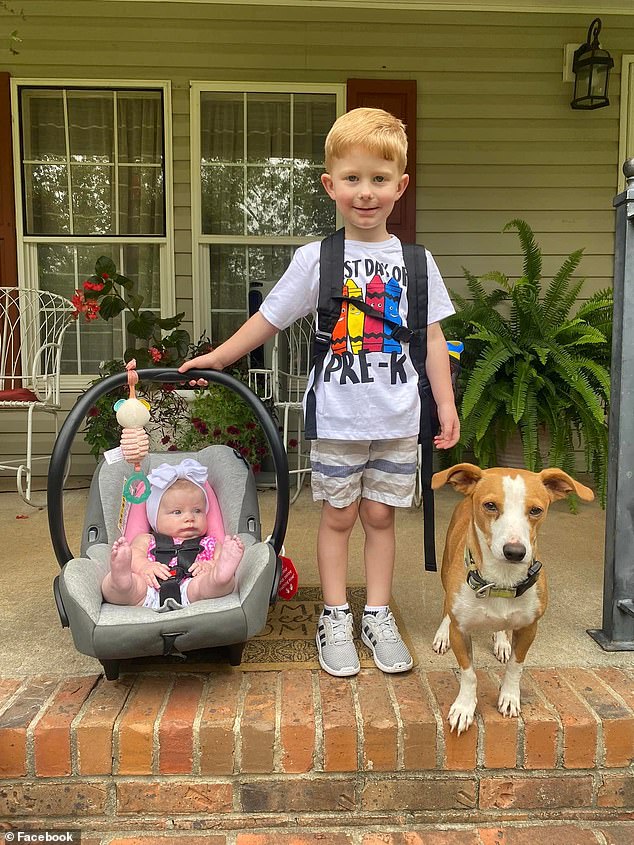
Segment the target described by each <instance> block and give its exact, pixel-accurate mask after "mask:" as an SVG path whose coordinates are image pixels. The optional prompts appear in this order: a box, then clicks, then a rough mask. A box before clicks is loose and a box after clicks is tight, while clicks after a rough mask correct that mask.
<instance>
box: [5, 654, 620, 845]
mask: <svg viewBox="0 0 634 845" xmlns="http://www.w3.org/2000/svg"><path fill="white" fill-rule="evenodd" d="M479 676H480V682H479V695H480V698H479V702H478V713H479V715H478V718H477V720H476V723H474V725H473V726H472V727H471V728H470V729H469V730H468V731H467V732H465V733H463V734H462V735H461V736H457V735H456V734H455V733H451V732H450V731H449V726H448V724H447V721H446V713H447V711H448V708H449V705H450V703H451V701H452V700H453V698H454V697H455V695H456V691H457V678H456V675H455V673H454V672H429V673H425V672H422V671H418V670H415V671H413V672H411V673H409V674H406V675H402V676H398V675H397V676H386V675H383V674H382V673H380V672H378V671H377V670H363V671H362V672H361V673H360V674H359V675H358V676H357V677H356V678H353V679H339V678H333V677H331V676H329V675H327V674H325V673H323V672H313V671H309V670H298V671H284V672H241V671H239V670H233V671H232V670H226V671H218V672H213V673H211V674H206V675H205V674H193V673H192V674H190V673H183V672H171V673H168V672H164V673H158V674H151V675H150V674H148V675H137V676H123V677H122V678H121V679H120V680H119V681H116V682H109V681H105V680H104V679H103V678H102V677H101V676H96V675H91V676H84V677H76V678H65V679H60V678H57V677H50V676H38V677H32V678H26V679H4V680H0V819H8V820H11V821H12V823H15V824H17V823H18V822H20V823H27V822H28V823H29V824H30V825H34V824H35V823H36V822H42V821H43V820H47V819H54V820H55V822H56V826H58V827H59V826H60V825H62V824H65V823H67V822H68V823H69V824H70V826H72V822H73V821H77V819H78V818H80V819H81V820H82V823H83V824H84V826H85V830H86V833H88V832H90V834H91V835H96V834H97V833H99V834H100V835H102V836H105V833H103V832H104V831H108V830H110V831H121V834H122V835H123V832H124V831H125V833H126V835H128V831H135V830H136V829H137V827H138V828H139V829H140V830H143V831H144V832H145V833H146V834H147V833H148V832H152V831H154V832H156V835H157V836H158V835H161V836H163V835H167V834H168V833H169V834H170V835H171V833H172V832H175V831H177V830H178V831H183V832H184V831H191V833H190V836H193V835H194V832H195V831H199V832H200V831H202V830H204V831H208V832H209V834H210V835H211V833H212V832H214V831H215V832H216V833H218V835H220V831H223V832H225V833H226V836H227V837H231V836H234V838H235V832H236V831H241V830H242V831H248V830H251V831H267V830H269V829H270V828H277V829H278V830H279V827H280V825H281V826H282V827H283V826H286V827H287V828H288V827H291V828H298V827H299V828H302V829H305V830H307V831H313V832H312V833H311V834H310V835H311V836H314V837H317V836H318V835H319V834H318V833H316V832H314V831H318V830H319V829H321V828H326V829H328V830H330V831H333V832H334V831H335V830H336V829H337V827H341V819H342V815H343V814H345V818H346V825H347V829H348V831H356V832H354V833H349V832H345V831H344V832H342V835H344V833H345V835H346V836H353V837H356V839H355V838H353V839H352V840H350V841H351V842H354V843H355V845H358V843H360V842H361V839H359V835H360V833H361V831H363V830H364V829H369V828H372V829H375V828H381V830H382V831H383V832H381V836H388V839H387V840H386V841H387V842H393V843H399V845H400V842H401V840H399V839H398V838H396V839H393V840H390V839H389V837H390V836H393V835H394V836H396V832H394V834H392V833H391V832H390V828H392V829H394V828H397V829H400V830H401V831H402V830H403V825H406V829H407V830H412V829H413V826H416V825H423V826H424V825H431V824H467V823H469V824H477V825H479V826H480V827H482V828H483V829H484V827H487V829H488V828H489V827H491V826H493V825H496V824H500V823H504V824H514V823H520V822H521V823H525V822H527V821H531V822H532V821H536V820H539V821H540V822H542V823H550V824H553V823H555V822H557V821H566V822H571V823H572V822H573V821H577V822H579V823H580V824H582V823H583V824H585V825H586V826H587V827H588V829H594V828H593V827H592V826H593V825H595V826H596V825H597V824H599V823H601V824H603V823H604V822H606V821H610V822H617V821H618V822H626V821H632V820H634V775H633V769H632V757H633V755H634V683H633V680H634V675H633V673H632V671H631V670H624V669H613V668H602V669H593V670H590V669H580V668H565V669H558V670H556V671H554V670H546V669H533V670H531V671H527V672H525V675H524V678H523V681H522V689H523V710H522V716H521V717H520V718H519V719H506V718H503V717H502V716H501V715H500V714H499V713H498V712H497V710H496V706H495V705H496V699H497V686H498V682H499V672H497V671H481V672H480V673H479ZM170 828H171V829H173V830H170ZM491 829H492V828H491ZM183 835H184V833H183ZM223 835H224V833H223ZM253 835H255V833H254V834H253ZM257 835H261V836H269V835H272V836H275V837H277V836H278V833H277V832H276V833H274V834H273V833H271V834H269V833H258V834H257ZM307 835H308V834H307ZM328 835H331V834H330V833H329V834H328ZM377 835H378V834H377ZM399 835H400V834H399ZM421 835H422V834H421ZM478 835H479V834H478ZM492 835H493V834H492ZM519 835H520V834H519V833H518V836H519ZM207 841H208V840H207ZM224 841H225V840H224V839H223V838H222V836H221V837H220V839H219V842H221V843H224ZM236 841H237V840H236ZM266 841H267V840H262V842H266ZM276 841H278V840H277V839H276ZM298 841H299V842H301V840H298ZM315 841H319V840H318V839H316V840H315ZM325 841H329V840H325ZM343 841H347V840H345V839H344V840H343ZM378 841H379V842H380V841H382V840H380V839H379V840H378ZM422 841H424V840H422ZM429 841H430V843H432V842H435V840H433V839H431V840H429ZM501 841H502V842H505V840H501ZM519 841H520V840H518V842H519ZM543 841H544V845H550V842H549V840H543ZM552 841H553V842H555V841H556V842H557V845H560V843H564V842H565V840H559V839H557V840H552ZM580 841H582V840H580ZM583 841H585V840H583ZM606 841H607V840H606ZM631 841H632V840H631ZM254 842H257V840H254ZM413 842H414V843H415V842H416V840H415V839H414V840H413ZM493 842H494V840H493V839H492V840H491V842H490V845H493ZM227 843H231V845H234V840H231V839H230V838H229V839H227ZM241 845H243V843H241ZM244 845H247V841H246V840H245V843H244ZM364 845H365V843H364ZM402 845H411V843H410V841H409V840H407V839H403V840H402ZM531 845H532V843H531ZM602 845H605V843H602Z"/></svg>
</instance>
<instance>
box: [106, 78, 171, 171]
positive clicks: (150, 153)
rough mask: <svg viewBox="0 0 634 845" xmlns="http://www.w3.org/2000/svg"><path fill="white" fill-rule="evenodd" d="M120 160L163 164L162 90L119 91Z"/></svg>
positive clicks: (133, 162)
mask: <svg viewBox="0 0 634 845" xmlns="http://www.w3.org/2000/svg"><path fill="white" fill-rule="evenodd" d="M117 120H118V130H117V131H118V145H119V146H118V154H119V161H120V162H125V163H131V164H162V162H163V98H162V97H161V92H160V91H146V92H141V91H133V92H128V91H118V92H117Z"/></svg>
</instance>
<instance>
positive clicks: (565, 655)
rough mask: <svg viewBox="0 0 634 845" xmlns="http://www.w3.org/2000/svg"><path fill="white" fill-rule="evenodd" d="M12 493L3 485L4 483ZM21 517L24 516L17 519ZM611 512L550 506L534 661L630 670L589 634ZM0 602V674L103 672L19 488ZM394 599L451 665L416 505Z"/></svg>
mask: <svg viewBox="0 0 634 845" xmlns="http://www.w3.org/2000/svg"><path fill="white" fill-rule="evenodd" d="M82 484H86V485H87V480H82V479H71V481H70V486H71V487H73V488H74V489H70V490H68V491H67V492H66V493H65V501H64V516H65V525H66V533H67V538H68V542H69V545H70V548H71V550H73V551H76V552H78V550H79V537H80V534H81V526H82V523H83V515H84V507H85V500H86V496H87V487H82V486H78V485H82ZM4 489H5V490H6V486H5V487H4ZM457 501H458V495H457V494H455V493H453V492H452V491H451V490H449V489H443V490H440V491H438V493H437V494H436V512H437V517H436V536H437V550H438V557H439V559H440V558H441V556H442V549H443V545H444V536H445V531H446V527H447V524H448V522H449V518H450V515H451V512H452V510H453V507H454V505H455V504H456V502H457ZM260 503H261V514H262V524H263V530H264V531H265V532H268V531H270V529H271V528H272V525H273V518H274V509H275V492H274V491H272V490H262V491H261V493H260ZM20 516H24V517H25V518H18V517H20ZM318 519H319V505H318V504H316V503H313V501H312V498H311V495H310V490H309V485H308V484H306V486H305V488H304V489H303V491H302V493H301V495H300V497H299V499H298V500H297V502H296V503H295V504H294V505H292V506H291V510H290V517H289V526H288V531H287V535H286V543H285V546H286V554H287V555H288V556H289V557H291V558H292V560H293V561H294V563H295V565H296V567H297V569H298V571H299V576H300V583H303V584H316V583H318V577H317V565H316V556H315V540H316V530H317V524H318ZM604 531H605V513H604V512H603V511H602V510H601V508H600V507H599V505H598V504H597V503H596V502H593V503H592V504H590V505H581V506H580V510H579V514H577V515H573V514H571V513H570V512H569V510H568V506H567V504H566V502H558V503H556V504H555V505H553V507H552V508H551V510H550V513H549V515H548V518H547V521H546V523H545V524H544V526H543V529H542V532H541V537H540V559H541V560H542V561H543V563H544V568H545V571H546V572H547V575H548V583H549V593H550V604H549V607H548V610H547V613H546V615H545V617H544V619H543V620H542V621H541V623H540V628H539V632H538V635H537V638H536V641H535V643H534V645H533V647H532V648H531V651H530V652H529V655H528V659H527V666H548V667H556V666H579V667H598V666H612V667H622V668H626V667H631V666H632V661H633V655H632V654H631V653H630V652H620V653H608V652H605V651H603V650H602V649H601V648H600V647H599V646H598V645H597V644H596V643H595V642H594V640H593V639H591V638H590V637H589V636H588V634H587V633H586V629H587V628H600V627H601V625H602V621H601V617H602V610H601V608H602V590H603V547H604ZM0 536H1V537H2V545H3V549H2V552H1V553H0V561H1V565H2V570H3V574H4V577H3V578H2V579H1V581H0V605H1V606H2V618H3V622H4V625H3V628H4V631H5V632H7V631H10V632H12V633H11V636H3V637H2V638H1V640H0V677H5V678H7V677H13V678H18V677H24V676H30V675H36V674H42V673H44V674H53V675H63V676H68V675H71V674H73V675H81V674H88V673H95V672H96V673H99V672H100V670H101V667H100V665H99V663H98V662H97V661H96V660H94V659H93V658H90V657H87V656H85V655H82V654H79V653H78V652H77V651H76V650H75V648H74V646H73V643H72V639H71V636H70V632H69V631H68V630H64V629H62V628H61V626H60V624H59V618H58V615H57V611H56V608H55V602H54V599H53V593H52V586H51V585H52V580H53V578H54V576H55V575H56V574H57V572H58V571H59V569H58V566H57V563H56V561H55V557H54V554H53V550H52V547H51V543H50V538H49V533H48V521H47V514H46V510H45V509H34V508H30V507H28V506H26V505H24V504H23V503H22V501H21V500H20V499H19V497H18V496H17V494H16V493H13V492H3V493H0ZM362 552H363V534H362V532H361V530H360V529H358V528H356V529H355V531H354V533H353V537H352V542H351V549H350V574H349V580H350V582H351V583H354V582H356V583H362V582H363V566H362ZM394 600H395V602H396V603H397V604H398V606H399V608H400V611H401V615H402V618H403V619H404V621H405V624H406V626H407V629H408V631H409V634H410V637H411V639H412V642H413V644H414V647H415V649H416V652H417V658H418V664H417V665H418V667H419V668H420V669H422V670H434V669H443V670H448V669H452V668H453V667H454V666H455V661H454V658H453V656H452V655H451V654H448V655H445V656H442V657H441V656H438V655H436V654H434V652H433V651H432V648H431V642H432V639H433V635H434V632H435V630H436V627H437V625H438V623H439V620H440V615H441V610H442V588H441V584H440V576H439V575H438V574H434V573H426V572H425V571H424V569H423V562H422V517H421V512H420V511H419V510H417V509H415V508H411V509H409V510H405V511H401V512H399V514H398V517H397V564H396V576H395V582H394ZM474 656H475V662H476V665H477V666H479V667H487V666H494V665H498V664H497V662H496V660H495V658H494V657H493V654H492V652H491V649H490V645H489V642H488V638H486V637H484V636H483V637H481V638H480V639H478V640H476V641H475V651H474Z"/></svg>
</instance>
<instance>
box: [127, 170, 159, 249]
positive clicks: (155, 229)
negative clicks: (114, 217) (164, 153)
mask: <svg viewBox="0 0 634 845" xmlns="http://www.w3.org/2000/svg"><path fill="white" fill-rule="evenodd" d="M118 172H119V234H121V235H163V234H164V233H165V203H164V195H163V171H162V169H161V168H159V167H120V168H119V170H118Z"/></svg>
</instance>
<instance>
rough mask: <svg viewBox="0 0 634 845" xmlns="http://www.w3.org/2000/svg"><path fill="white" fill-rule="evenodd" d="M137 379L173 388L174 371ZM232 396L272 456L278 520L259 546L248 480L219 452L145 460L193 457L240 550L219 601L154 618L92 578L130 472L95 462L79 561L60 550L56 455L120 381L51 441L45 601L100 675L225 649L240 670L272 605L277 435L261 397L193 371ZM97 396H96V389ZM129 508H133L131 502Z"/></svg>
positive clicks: (80, 407) (147, 464) (87, 397)
mask: <svg viewBox="0 0 634 845" xmlns="http://www.w3.org/2000/svg"><path fill="white" fill-rule="evenodd" d="M139 377H140V378H141V379H142V380H143V379H144V380H155V381H159V380H161V381H178V382H181V383H182V379H183V376H182V374H180V373H178V372H177V371H176V370H140V371H139ZM191 377H192V378H200V377H203V378H205V379H207V380H208V381H215V382H218V383H221V384H223V385H224V386H226V387H229V388H231V389H233V390H234V391H236V392H237V393H239V395H241V397H242V398H243V399H244V400H245V401H246V402H248V403H249V404H250V405H251V406H252V408H253V410H254V411H255V412H256V414H257V416H258V419H259V422H260V424H261V425H262V428H263V429H264V431H265V434H266V436H267V439H268V440H269V445H270V447H271V451H272V454H273V460H274V464H275V470H276V476H277V513H276V520H275V526H274V528H273V532H272V535H271V539H270V541H268V542H262V540H261V525H260V516H259V508H258V499H257V490H256V486H255V479H254V477H253V473H252V472H251V469H250V467H248V465H247V464H246V463H245V462H244V460H243V459H242V458H241V457H240V456H239V455H238V454H237V453H236V452H235V451H234V450H233V449H230V448H229V447H227V446H208V447H206V448H205V449H202V450H201V451H200V452H161V453H156V454H150V455H148V456H147V458H146V459H145V460H144V462H143V464H142V469H143V471H144V472H145V473H146V474H147V473H148V472H149V471H150V470H151V469H153V468H155V467H157V466H158V465H159V464H160V463H173V464H176V463H179V462H180V461H182V460H183V459H184V458H195V459H196V460H197V461H199V462H200V463H201V464H203V466H205V467H206V468H207V470H208V473H209V484H210V486H211V488H212V489H213V490H214V492H215V494H216V497H217V499H218V504H219V506H220V511H221V514H222V519H223V523H224V528H225V532H226V533H227V534H239V535H240V537H241V539H242V541H243V543H244V545H245V553H244V556H243V558H242V560H241V562H240V565H239V567H238V570H237V572H236V588H235V590H234V592H232V593H231V594H230V595H228V596H223V597H222V598H215V599H206V600H202V601H197V602H195V603H194V604H192V605H189V606H188V607H184V608H179V609H176V610H170V611H168V612H160V613H159V612H156V611H155V610H151V609H149V608H145V607H127V606H118V605H112V604H108V603H107V602H104V601H103V598H102V594H101V581H102V579H103V577H104V576H105V574H106V573H107V572H108V569H109V565H110V564H109V561H110V547H111V544H112V543H113V542H114V540H115V539H116V537H118V536H120V531H119V528H118V521H119V514H120V510H121V496H122V491H123V487H124V484H125V480H126V478H127V477H128V476H129V475H130V474H131V467H130V466H129V464H127V463H125V462H119V463H114V464H110V465H109V464H107V463H105V462H102V463H101V464H100V465H99V466H98V468H97V470H96V471H95V474H94V476H93V479H92V483H91V486H90V491H89V494H88V502H87V507H86V517H85V524H84V530H83V535H82V544H81V551H80V556H79V557H77V558H76V557H74V556H73V554H72V552H71V551H70V549H69V548H68V546H67V544H66V536H65V532H64V524H63V508H62V486H63V474H64V465H65V458H66V455H67V454H68V452H69V450H70V446H71V445H72V440H73V438H74V436H75V434H76V432H77V429H78V426H79V424H81V422H82V421H83V419H84V417H85V415H86V413H87V411H88V410H89V408H90V407H92V405H93V404H94V402H95V401H96V399H97V398H99V396H101V395H103V394H104V393H106V392H108V391H109V390H113V389H114V388H116V387H118V386H120V385H121V384H122V383H125V380H126V379H127V375H126V374H125V373H123V374H121V375H116V376H111V377H110V378H107V379H104V380H103V381H102V382H99V383H98V384H97V385H95V386H94V388H91V389H90V390H89V391H87V392H86V393H85V394H83V395H82V396H81V397H80V399H79V400H78V402H77V404H76V405H75V407H74V408H73V410H72V411H71V413H70V414H69V416H68V417H67V419H66V421H65V423H64V425H63V427H62V429H61V431H60V433H59V436H58V438H57V441H56V444H55V448H54V450H53V454H52V456H51V464H50V470H49V479H48V515H49V527H50V531H51V539H52V542H53V547H54V549H55V553H56V556H57V559H58V562H59V564H60V566H61V567H62V571H61V573H60V575H58V576H57V577H56V578H55V581H54V586H53V589H54V595H55V600H56V602H57V609H58V612H59V615H60V618H61V621H62V625H64V626H65V627H68V626H69V627H70V630H71V634H72V637H73V641H74V643H75V647H76V648H77V649H78V651H80V652H82V653H83V654H88V655H91V656H93V657H96V658H97V659H98V660H99V661H100V662H101V664H102V666H103V667H104V672H105V675H106V678H108V679H109V680H113V679H116V678H117V677H118V675H119V668H120V667H119V662H120V661H121V660H124V659H128V658H138V657H149V656H156V655H175V654H176V655H184V656H185V657H186V656H187V653H189V652H192V651H196V650H198V649H208V648H215V647H219V646H223V647H228V649H227V652H228V657H229V662H230V663H231V665H234V666H235V665H239V664H240V660H241V656H242V649H243V647H244V644H245V642H246V640H248V639H249V638H250V637H253V636H255V635H256V634H258V633H260V631H261V630H262V629H263V628H264V626H265V624H266V618H267V613H268V609H269V604H270V603H272V602H273V601H275V597H276V595H277V588H278V583H279V577H280V571H281V562H280V560H279V557H278V554H279V552H280V550H281V547H282V542H283V539H284V532H285V530H286V522H287V518H288V468H287V464H286V453H285V451H284V448H283V446H282V444H281V440H280V437H279V433H278V431H277V428H276V427H275V425H274V424H273V422H272V420H271V418H270V416H269V414H268V412H267V410H266V408H265V407H264V405H263V404H262V403H261V402H260V400H259V399H258V398H257V397H256V396H255V395H254V394H253V393H251V391H250V390H249V389H248V388H247V387H246V386H245V385H243V384H242V383H241V382H239V381H237V380H236V379H233V378H232V377H231V376H228V375H226V374H225V373H219V372H216V371H213V370H210V371H208V370H200V371H198V370H193V371H192V375H191ZM95 389H97V391H98V393H96V392H95ZM136 507H139V506H138V505H137V506H136Z"/></svg>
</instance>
